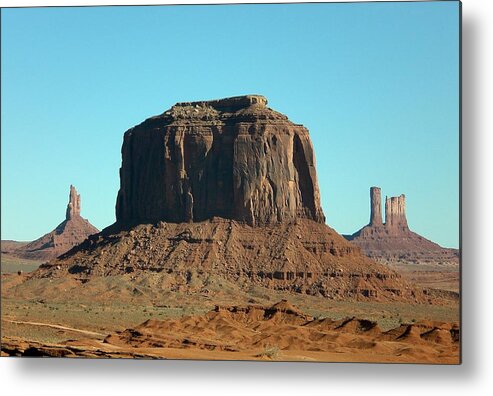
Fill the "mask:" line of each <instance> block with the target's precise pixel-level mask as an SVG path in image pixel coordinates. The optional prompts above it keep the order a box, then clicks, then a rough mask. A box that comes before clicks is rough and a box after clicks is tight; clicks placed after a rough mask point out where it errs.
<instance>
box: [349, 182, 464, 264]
mask: <svg viewBox="0 0 493 396" xmlns="http://www.w3.org/2000/svg"><path fill="white" fill-rule="evenodd" d="M344 237H345V238H346V239H348V240H349V241H351V242H352V243H353V244H355V245H357V246H359V247H360V248H361V250H362V251H363V252H364V253H365V254H366V255H367V256H369V257H371V258H373V259H377V260H380V261H384V262H388V261H406V262H414V263H423V262H429V263H440V262H442V263H446V262H458V258H459V252H458V250H457V249H448V248H443V247H441V246H440V245H438V244H436V243H434V242H432V241H430V240H428V239H426V238H424V237H422V236H421V235H419V234H416V233H415V232H413V231H411V230H410V229H409V226H408V223H407V218H406V197H405V195H404V194H402V195H400V196H398V197H386V198H385V223H383V222H382V201H381V189H380V188H379V187H371V188H370V222H369V224H368V225H366V226H365V227H363V228H361V229H360V230H359V231H357V232H355V233H354V234H352V235H344Z"/></svg>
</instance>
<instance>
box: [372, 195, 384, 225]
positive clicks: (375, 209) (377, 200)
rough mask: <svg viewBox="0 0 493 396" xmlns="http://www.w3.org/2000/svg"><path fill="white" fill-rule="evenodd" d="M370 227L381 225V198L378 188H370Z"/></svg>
mask: <svg viewBox="0 0 493 396" xmlns="http://www.w3.org/2000/svg"><path fill="white" fill-rule="evenodd" d="M370 200H371V211H370V225H371V226H381V225H382V198H381V191H380V188H379V187H372V188H370Z"/></svg>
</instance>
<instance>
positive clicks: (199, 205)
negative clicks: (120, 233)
mask: <svg viewBox="0 0 493 396" xmlns="http://www.w3.org/2000/svg"><path fill="white" fill-rule="evenodd" d="M120 180H121V182H120V183H121V184H120V190H119V193H118V199H117V205H116V218H117V223H119V224H131V225H134V224H139V223H153V222H158V221H166V222H174V223H181V222H190V221H194V222H200V221H203V220H206V219H210V218H212V217H215V216H217V217H223V218H227V219H233V220H237V221H240V222H244V223H247V224H249V225H253V226H261V225H266V224H274V223H282V222H292V221H294V220H295V219H297V218H307V219H311V220H315V221H317V222H319V223H323V222H324V221H325V217H324V214H323V212H322V208H321V205H320V193H319V189H318V182H317V176H316V171H315V157H314V152H313V147H312V143H311V140H310V137H309V135H308V130H307V129H306V128H304V127H303V126H302V125H296V124H294V123H292V122H290V121H289V120H288V119H287V117H286V116H284V115H282V114H280V113H278V112H276V111H274V110H272V109H270V108H268V107H267V99H266V98H264V97H263V96H259V95H247V96H239V97H234V98H227V99H220V100H212V101H201V102H186V103H178V104H176V105H175V106H173V107H172V108H171V109H170V110H168V111H166V112H165V113H163V114H161V115H159V116H156V117H152V118H150V119H148V120H146V121H144V122H143V123H142V124H140V125H138V126H136V127H134V128H132V129H130V130H128V131H127V132H126V133H125V136H124V142H123V147H122V166H121V169H120Z"/></svg>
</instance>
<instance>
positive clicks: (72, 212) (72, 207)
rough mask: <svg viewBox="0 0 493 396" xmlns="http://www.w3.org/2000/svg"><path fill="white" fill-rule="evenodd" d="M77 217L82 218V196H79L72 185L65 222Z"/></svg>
mask: <svg viewBox="0 0 493 396" xmlns="http://www.w3.org/2000/svg"><path fill="white" fill-rule="evenodd" d="M75 217H80V195H79V194H77V190H76V189H75V187H74V186H72V185H70V194H69V199H68V204H67V212H66V214H65V220H71V219H73V218H75Z"/></svg>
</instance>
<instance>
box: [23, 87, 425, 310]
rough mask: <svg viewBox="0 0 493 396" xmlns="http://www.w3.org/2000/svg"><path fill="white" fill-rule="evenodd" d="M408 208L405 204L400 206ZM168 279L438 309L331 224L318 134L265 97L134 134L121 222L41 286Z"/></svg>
mask: <svg viewBox="0 0 493 396" xmlns="http://www.w3.org/2000/svg"><path fill="white" fill-rule="evenodd" d="M396 207H397V209H396V210H398V204H397V206H396ZM150 273H152V274H156V275H157V278H156V279H154V280H153V282H155V283H156V287H161V288H164V289H166V290H188V291H193V292H199V293H202V294H204V295H207V293H209V291H210V290H209V289H208V285H210V284H211V282H214V281H215V280H217V279H224V280H226V281H229V282H233V283H234V284H235V285H238V286H241V287H243V288H250V287H252V286H263V287H267V288H270V289H275V290H280V291H288V292H296V293H304V294H310V295H319V296H324V297H327V298H334V299H348V298H349V299H373V300H378V299H385V300H386V301H388V300H399V301H400V300H406V301H427V300H428V297H426V296H425V294H424V293H423V291H422V290H417V289H416V288H414V287H413V286H411V285H410V284H408V283H406V281H404V280H403V279H401V277H400V276H399V275H398V274H397V273H396V272H393V271H392V270H389V269H388V268H386V267H385V266H383V265H380V264H377V263H376V262H374V261H372V260H370V259H369V258H367V257H366V256H364V255H363V254H362V253H361V251H360V249H359V248H358V247H357V246H355V245H353V244H352V243H350V242H348V241H346V240H345V239H344V238H343V237H342V236H341V235H339V234H338V233H337V232H335V231H334V230H333V229H331V228H330V227H328V226H327V225H326V224H325V216H324V214H323V211H322V208H321V205H320V193H319V187H318V182H317V174H316V167H315V156H314V151H313V147H312V143H311V140H310V136H309V133H308V130H307V129H306V128H305V127H303V126H302V125H298V124H294V123H293V122H291V121H289V120H288V118H287V117H286V116H285V115H283V114H280V113H278V112H276V111H274V110H272V109H270V108H269V107H267V99H266V98H265V97H263V96H260V95H247V96H239V97H233V98H227V99H219V100H211V101H199V102H186V103H177V104H176V105H174V106H173V107H172V108H171V109H169V110H167V111H165V112H164V113H163V114H161V115H158V116H155V117H151V118H149V119H147V120H146V121H144V122H143V123H141V124H140V125H138V126H136V127H134V128H131V129H130V130H128V131H127V132H126V133H125V136H124V140H123V147H122V166H121V169H120V190H119V192H118V197H117V202H116V223H115V224H113V225H112V226H110V227H108V228H106V229H105V230H103V231H102V232H101V233H100V234H97V235H93V236H90V237H89V239H88V240H86V241H85V242H84V243H82V244H81V245H79V246H78V247H76V248H74V249H72V250H71V251H70V252H68V253H67V254H65V255H63V256H61V257H59V258H58V259H56V260H53V261H51V262H50V263H48V264H44V265H42V266H41V267H40V268H39V269H38V270H37V271H36V272H34V273H33V275H32V276H33V277H37V278H42V277H50V278H60V277H73V278H74V279H76V280H78V281H80V282H83V283H85V282H88V281H90V280H91V279H93V278H94V277H101V276H110V275H124V276H127V277H130V278H131V279H132V278H133V277H139V276H142V274H150Z"/></svg>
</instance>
